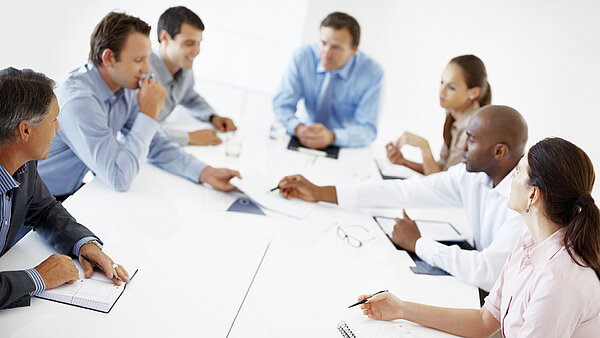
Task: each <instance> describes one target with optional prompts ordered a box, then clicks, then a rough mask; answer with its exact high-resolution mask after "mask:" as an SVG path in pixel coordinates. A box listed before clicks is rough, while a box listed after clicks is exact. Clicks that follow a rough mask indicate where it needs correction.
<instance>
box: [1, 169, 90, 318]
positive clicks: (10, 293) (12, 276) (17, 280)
mask: <svg viewBox="0 0 600 338" xmlns="http://www.w3.org/2000/svg"><path fill="white" fill-rule="evenodd" d="M17 172H18V171H17ZM14 178H15V179H16V180H17V182H19V183H20V186H19V187H18V188H16V189H15V190H14V191H13V195H12V210H11V219H10V228H9V230H8V235H7V238H6V244H7V245H6V246H5V247H4V249H3V250H2V252H0V256H2V255H4V253H6V251H7V250H8V249H9V244H10V243H13V241H14V239H15V236H16V235H17V233H18V232H19V229H20V228H21V226H27V227H32V228H33V230H34V231H37V232H38V233H39V234H40V235H41V236H42V237H43V238H44V239H45V240H46V241H47V242H49V243H50V245H52V247H54V249H55V250H56V251H57V252H59V253H61V254H66V255H68V254H69V253H70V252H71V250H72V249H73V245H75V243H77V241H79V240H80V239H82V238H84V237H87V236H94V234H93V233H92V232H91V231H90V230H88V229H87V228H86V227H84V226H83V225H81V224H79V223H77V222H76V221H75V219H74V218H73V217H72V216H71V215H70V214H69V213H68V212H67V210H65V208H63V206H62V204H60V203H59V202H57V201H56V199H54V197H53V196H52V195H51V194H50V192H49V191H48V188H47V187H46V184H44V182H43V181H42V179H41V178H40V176H39V175H38V172H37V162H36V161H30V162H28V163H27V164H26V168H25V170H24V171H23V172H21V173H19V174H16V175H15V176H14ZM94 237H95V236H94ZM34 290H35V284H34V283H33V281H32V280H31V278H29V275H27V273H26V272H25V271H4V272H0V309H5V308H11V307H18V306H25V305H29V293H30V292H31V291H34Z"/></svg>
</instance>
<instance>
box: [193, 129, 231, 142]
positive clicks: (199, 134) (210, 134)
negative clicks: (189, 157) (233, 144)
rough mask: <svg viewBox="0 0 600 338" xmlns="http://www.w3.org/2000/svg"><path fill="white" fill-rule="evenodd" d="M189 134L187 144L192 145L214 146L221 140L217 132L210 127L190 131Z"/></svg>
mask: <svg viewBox="0 0 600 338" xmlns="http://www.w3.org/2000/svg"><path fill="white" fill-rule="evenodd" d="M188 135H189V142H188V144H189V145H193V146H216V145H217V144H221V142H223V141H222V140H221V139H220V138H219V137H218V136H217V132H216V131H214V130H212V129H201V130H196V131H191V132H189V133H188Z"/></svg>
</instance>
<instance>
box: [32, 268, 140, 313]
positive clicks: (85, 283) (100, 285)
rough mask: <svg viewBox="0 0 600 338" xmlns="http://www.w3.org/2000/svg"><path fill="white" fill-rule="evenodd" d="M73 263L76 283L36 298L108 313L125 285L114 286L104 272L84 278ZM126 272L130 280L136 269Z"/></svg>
mask: <svg viewBox="0 0 600 338" xmlns="http://www.w3.org/2000/svg"><path fill="white" fill-rule="evenodd" d="M73 263H75V265H76V266H77V269H79V279H78V280H77V281H75V282H74V283H72V284H63V285H61V286H59V287H57V288H54V289H51V290H46V291H44V292H42V293H40V294H38V295H37V296H36V297H38V298H42V299H47V300H52V301H55V302H59V303H64V304H69V305H73V306H79V307H83V308H86V309H91V310H96V311H100V312H104V313H109V312H110V310H111V309H112V308H113V306H114V305H115V303H116V302H117V300H118V299H119V297H121V295H122V294H123V291H125V287H126V286H127V283H122V284H121V285H120V286H117V285H114V283H113V282H112V280H110V279H108V278H107V277H106V275H105V274H104V272H101V271H97V270H95V271H94V274H93V275H92V276H91V277H90V278H85V275H84V272H83V267H82V266H81V264H79V261H77V260H73ZM127 271H128V272H129V276H130V280H131V278H133V276H134V275H135V274H136V273H137V269H131V270H130V269H128V270H127Z"/></svg>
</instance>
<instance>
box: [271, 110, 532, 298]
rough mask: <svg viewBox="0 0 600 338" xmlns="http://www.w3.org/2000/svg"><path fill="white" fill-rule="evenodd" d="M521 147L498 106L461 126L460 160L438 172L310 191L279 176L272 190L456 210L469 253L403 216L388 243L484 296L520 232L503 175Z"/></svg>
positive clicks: (522, 135) (518, 126)
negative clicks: (470, 244) (468, 237)
mask: <svg viewBox="0 0 600 338" xmlns="http://www.w3.org/2000/svg"><path fill="white" fill-rule="evenodd" d="M526 143H527V123H526V122H525V119H524V118H523V117H522V116H521V114H519V112H517V111H516V110H514V109H512V108H510V107H506V106H485V107H483V108H481V109H480V110H479V111H478V112H477V113H476V114H475V115H474V117H473V118H472V119H471V122H470V123H469V126H468V128H467V142H466V144H465V145H464V153H463V163H461V164H458V165H455V166H453V167H451V168H449V169H448V171H446V172H440V173H436V174H433V175H429V176H423V177H415V178H412V179H408V180H387V181H381V182H366V183H363V184H358V185H353V186H338V187H334V186H322V187H321V186H316V185H314V184H312V183H311V182H309V181H308V180H306V179H305V178H304V177H302V176H300V175H295V176H288V177H285V178H284V179H282V180H281V182H280V183H279V188H280V191H281V193H282V194H283V195H284V196H285V197H287V198H291V197H297V198H301V199H303V200H306V201H325V202H330V203H337V204H339V205H340V206H343V207H366V208H369V207H371V208H399V207H402V208H443V207H463V208H465V211H466V213H467V218H468V222H469V226H470V227H471V229H472V233H473V241H474V243H475V249H476V250H475V251H471V250H462V249H461V248H459V247H458V246H457V245H452V246H448V245H444V244H440V243H438V242H436V241H434V240H432V239H430V238H425V237H422V236H421V234H420V233H419V230H418V228H417V226H416V224H415V222H413V221H412V220H411V219H410V218H409V217H408V216H407V215H406V213H404V215H403V218H402V219H396V225H395V227H394V232H393V236H392V241H393V242H394V243H396V244H397V245H399V246H401V247H402V248H404V249H406V250H407V251H411V252H415V253H416V254H417V255H418V256H419V257H420V258H421V259H423V260H424V261H426V262H427V263H429V264H430V265H432V266H437V267H439V268H442V269H444V270H446V271H447V272H448V273H450V274H452V275H454V276H456V277H457V278H459V279H461V280H463V281H465V282H467V283H470V284H473V285H475V286H478V287H479V288H481V289H483V290H485V291H489V290H490V289H491V288H492V286H493V285H494V283H495V282H496V279H497V278H498V276H499V275H500V271H501V270H502V267H503V265H504V261H505V260H506V258H507V257H508V254H509V252H510V251H511V250H512V248H513V246H514V245H515V242H516V240H517V238H518V236H519V234H520V233H521V232H522V231H523V230H524V229H525V225H524V223H523V221H522V219H521V218H520V217H519V215H518V214H517V213H516V212H514V211H512V210H509V209H508V208H507V206H506V203H507V202H508V198H509V194H510V178H509V177H508V176H509V173H510V172H511V171H512V170H513V169H514V168H515V167H516V165H517V163H518V162H519V159H520V158H521V157H522V156H523V153H524V151H525V144H526Z"/></svg>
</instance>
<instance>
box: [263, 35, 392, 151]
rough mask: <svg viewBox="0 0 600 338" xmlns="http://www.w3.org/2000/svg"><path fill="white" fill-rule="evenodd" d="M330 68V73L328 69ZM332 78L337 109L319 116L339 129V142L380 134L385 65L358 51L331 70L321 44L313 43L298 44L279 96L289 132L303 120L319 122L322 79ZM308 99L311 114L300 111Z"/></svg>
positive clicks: (278, 112) (362, 141)
mask: <svg viewBox="0 0 600 338" xmlns="http://www.w3.org/2000/svg"><path fill="white" fill-rule="evenodd" d="M327 73H329V75H327ZM327 76H329V77H330V79H329V81H331V84H330V85H331V86H332V87H331V92H330V93H331V95H332V97H331V99H332V101H333V102H332V106H333V109H332V111H331V112H330V113H329V114H328V116H325V117H320V118H319V119H318V120H319V122H321V123H323V124H324V125H325V127H327V128H328V129H330V130H332V131H333V132H334V134H335V141H334V143H333V144H334V145H337V146H341V147H362V146H366V145H368V144H369V143H371V142H372V141H373V140H375V138H376V137H377V124H378V122H379V112H380V101H381V93H382V86H383V69H382V68H381V66H380V65H379V64H378V63H377V62H376V61H375V60H373V59H372V58H370V57H369V56H367V55H366V54H365V53H362V52H361V51H358V52H357V53H356V54H355V55H354V56H353V57H351V58H350V60H348V62H346V64H345V65H344V66H343V67H342V68H340V69H337V70H333V71H330V72H327V71H326V70H325V69H324V68H323V65H321V62H320V61H319V47H318V46H317V45H307V46H304V47H301V48H300V49H298V50H297V51H296V52H295V53H294V56H293V58H292V62H291V63H290V64H289V66H288V68H287V70H286V72H285V73H284V75H283V79H282V81H281V84H280V86H279V90H278V92H277V95H275V98H274V99H273V110H274V112H275V116H276V117H277V119H278V120H279V121H280V122H281V123H283V124H284V125H285V127H286V129H287V132H288V133H289V134H292V135H293V134H294V133H295V131H296V127H297V126H298V124H300V123H303V124H306V125H309V124H312V123H314V122H315V121H316V120H317V119H316V117H317V116H316V110H317V106H318V102H319V100H321V98H320V95H321V94H322V93H323V90H321V86H322V84H323V83H324V82H325V79H326V77H327ZM300 99H303V100H304V106H305V107H306V113H307V116H306V117H298V116H296V107H297V104H298V101H299V100H300Z"/></svg>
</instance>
